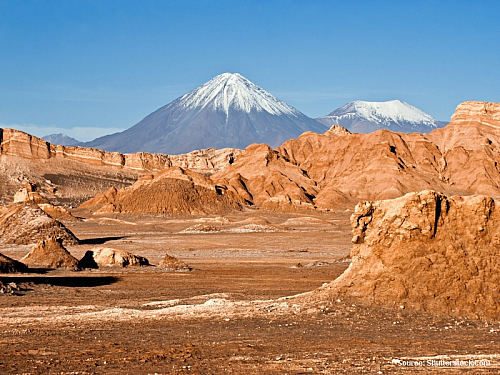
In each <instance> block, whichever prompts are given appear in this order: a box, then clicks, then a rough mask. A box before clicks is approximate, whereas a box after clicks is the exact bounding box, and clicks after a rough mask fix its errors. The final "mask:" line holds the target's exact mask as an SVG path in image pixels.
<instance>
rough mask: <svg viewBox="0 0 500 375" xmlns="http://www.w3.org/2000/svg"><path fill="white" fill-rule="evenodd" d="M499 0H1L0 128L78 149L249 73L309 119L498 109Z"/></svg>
mask: <svg viewBox="0 0 500 375" xmlns="http://www.w3.org/2000/svg"><path fill="white" fill-rule="evenodd" d="M499 14H500V1H497V0H494V1H493V0H492V1H481V0H476V1H461V0H455V1H446V0H441V1H432V0H422V1H411V0H408V1H375V0H372V1H321V0H304V1H286V0H281V1H273V0H266V1H260V0H253V1H237V0H232V1H217V0H212V1H190V0H184V1H148V0H142V1H125V0H121V1H111V0H108V1H102V0H99V1H90V0H88V1H78V0H68V1H66V0H65V1H57V0H52V1H30V0H26V1H17V0H16V1H10V0H0V54H1V57H0V127H14V128H17V129H21V130H25V131H28V132H30V133H32V134H35V135H38V136H43V135H46V134H50V133H57V132H64V133H66V134H68V135H70V136H73V137H76V138H78V139H80V140H90V139H93V138H95V137H97V136H101V135H103V134H107V133H112V132H115V131H119V130H124V129H126V128H129V127H131V126H133V125H134V124H136V123H137V122H139V121H140V120H141V119H142V118H144V117H145V116H146V115H148V114H149V113H151V112H153V111H154V110H156V109H158V108H159V107H161V106H163V105H165V104H167V103H169V102H171V101H172V100H174V99H176V98H177V97H179V96H181V95H183V94H184V93H186V92H188V91H189V90H191V89H193V88H195V87H197V86H199V85H201V84H203V83H205V82H206V81H208V80H210V79H211V78H213V77H214V76H215V75H217V74H220V73H224V72H232V73H235V72H237V73H240V74H242V75H243V76H245V77H246V78H248V79H249V80H251V81H252V82H254V83H255V84H257V85H258V86H261V87H262V88H264V89H265V90H267V91H269V92H271V93H272V94H274V95H275V96H277V97H279V98H280V99H282V100H284V101H285V102H287V103H289V104H291V105H293V106H294V107H296V108H297V109H298V110H300V111H302V112H303V113H305V114H306V115H308V116H310V117H319V116H323V115H326V114H328V113H330V112H331V111H333V110H335V109H336V108H338V107H340V106H342V105H344V104H345V103H347V102H349V101H353V100H367V101H385V100H392V99H400V100H404V101H407V102H408V103H410V104H412V105H415V106H416V107H418V108H420V109H422V110H423V111H425V112H427V113H429V114H430V115H432V116H434V117H436V118H437V119H439V120H449V118H450V116H451V115H452V114H453V112H454V110H455V107H456V106H457V105H458V104H459V103H461V102H463V101H467V100H481V101H493V102H499V101H500V22H498V15H499Z"/></svg>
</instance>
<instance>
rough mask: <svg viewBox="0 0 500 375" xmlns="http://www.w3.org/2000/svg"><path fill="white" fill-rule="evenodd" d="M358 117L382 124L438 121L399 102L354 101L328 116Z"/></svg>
mask: <svg viewBox="0 0 500 375" xmlns="http://www.w3.org/2000/svg"><path fill="white" fill-rule="evenodd" d="M350 114H352V115H358V116H360V117H362V118H364V119H366V120H368V121H378V122H382V123H390V122H394V123H397V124H399V123H402V122H409V123H420V124H428V125H431V126H432V125H434V124H436V123H437V122H438V121H437V120H436V119H435V118H434V117H432V116H431V115H429V114H427V113H425V112H424V111H422V110H420V109H418V108H417V107H414V106H412V105H411V104H408V103H406V102H403V101H401V100H390V101H387V102H365V101H361V100H356V101H354V102H350V103H347V104H346V105H345V106H343V107H341V108H339V109H337V110H336V111H334V112H332V113H331V114H330V115H329V116H339V115H350Z"/></svg>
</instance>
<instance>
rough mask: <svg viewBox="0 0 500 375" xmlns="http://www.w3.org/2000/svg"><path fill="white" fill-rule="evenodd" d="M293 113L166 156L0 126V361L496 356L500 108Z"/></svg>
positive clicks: (207, 363) (459, 367)
mask: <svg viewBox="0 0 500 375" xmlns="http://www.w3.org/2000/svg"><path fill="white" fill-rule="evenodd" d="M239 77H240V76H238V77H236V78H235V77H234V76H230V77H229V79H240V78H239ZM238 84H240V83H238ZM244 85H247V86H249V84H246V83H244ZM202 88H203V86H202ZM199 90H201V89H199ZM255 90H256V91H258V90H257V89H255ZM201 91H203V90H201ZM259 95H260V94H259ZM236 96H237V95H236ZM182 98H184V97H182ZM182 98H181V99H182ZM186 98H187V99H189V100H191V101H193V100H194V99H193V98H194V97H193V96H189V95H187V96H186ZM255 98H257V99H258V96H255ZM187 99H186V100H187ZM257 99H256V100H257ZM257 102H258V100H257V101H256V103H257ZM174 103H175V102H174ZM242 103H246V104H248V103H253V102H251V101H249V100H245V101H243V102H242ZM259 103H260V102H259ZM275 103H277V104H275V107H272V106H271V105H269V108H270V109H269V108H268V109H269V111H271V112H272V111H278V110H281V111H283V112H286V114H287V116H291V117H289V120H287V121H292V120H291V118H292V117H293V118H299V119H300V116H299V115H298V114H296V113H295V112H293V111H292V110H290V109H288V108H287V107H284V106H283V105H282V104H280V103H279V102H277V101H275ZM358 105H359V103H358ZM363 105H364V104H363ZM391 105H398V106H400V103H392V104H391ZM365 106H366V105H365ZM167 107H168V106H167ZM169 108H171V107H168V108H167V109H168V111H171V109H169ZM183 108H186V107H183ZM203 108H207V106H204V107H203ZM176 110H177V109H176ZM225 110H226V115H227V116H229V113H230V110H231V109H228V108H226V109H225ZM165 111H167V110H165ZM168 111H167V112H168ZM259 111H260V110H259ZM259 111H257V112H259ZM269 111H268V112H269ZM155 113H156V112H155ZM162 113H163V112H162ZM165 113H166V112H165ZM169 113H170V112H169ZM200 113H201V112H200ZM248 113H251V112H248ZM160 114H161V113H160ZM155 116H160V115H159V114H157V115H155ZM166 116H167V117H168V116H170V115H166ZM203 116H208V117H210V116H212V115H210V114H207V113H206V112H203ZM259 116H262V114H261V113H260V112H259ZM294 116H295V117H294ZM168 118H170V117H168ZM241 118H243V117H240V118H238V121H242V120H241ZM250 118H252V116H250V115H248V117H247V119H250ZM262 118H263V117H259V118H258V119H257V120H256V121H257V122H258V121H261V122H265V121H268V120H265V121H264V120H262ZM325 118H326V117H325ZM155 121H160V120H158V117H155ZM245 121H246V120H245ZM249 121H250V120H249ZM273 121H274V120H273ZM294 121H295V120H294ZM297 121H298V120H297ZM307 121H309V120H307ZM311 121H314V120H311ZM290 123H291V122H290ZM358 123H359V122H358ZM140 124H141V123H140ZM275 124H277V122H273V123H272V124H271V125H272V126H277V125H275ZM294 124H295V123H294ZM317 124H318V125H315V126H317V128H318V130H319V129H320V128H321V126H323V125H322V124H321V123H320V122H317ZM323 124H324V123H323ZM363 124H365V125H363V126H368V125H366V122H365V123H363ZM138 125H139V124H138ZM168 126H170V125H168ZM287 126H288V125H287ZM293 126H295V125H293ZM293 126H290V127H288V129H292V128H293ZM300 126H302V125H300ZM300 126H299V125H297V130H296V131H297V132H298V135H297V136H296V137H295V138H290V139H289V140H285V141H284V142H281V141H282V139H281V138H280V137H281V136H280V135H276V136H275V137H274V139H275V140H276V142H281V143H280V144H277V145H273V146H269V145H267V144H264V143H253V144H251V145H249V146H248V147H246V148H244V149H240V148H236V147H235V148H229V147H225V148H218V149H215V148H206V149H196V150H194V151H190V152H187V153H178V154H176V155H168V154H161V153H148V152H143V151H140V152H135V153H127V152H126V151H125V152H123V153H120V152H118V151H112V150H111V151H103V150H100V149H98V148H89V147H83V146H85V145H81V146H78V145H77V146H63V145H56V144H52V143H49V142H47V141H45V140H43V139H40V138H37V137H35V136H32V135H30V134H27V133H24V132H21V131H18V130H13V129H0V142H1V143H0V178H1V180H0V182H1V183H0V204H1V205H2V206H0V253H1V255H0V271H1V273H2V274H1V275H0V288H1V289H0V290H1V294H0V317H1V318H0V332H1V334H0V346H1V352H2V357H1V358H0V369H1V372H2V373H5V374H21V373H22V374H124V373H126V374H128V373H129V374H150V373H151V374H154V373H157V374H174V373H183V374H221V373H233V374H248V373H265V374H333V373H346V374H390V373H438V372H440V371H446V373H450V374H463V373H474V374H476V373H490V372H497V371H499V369H500V354H498V353H500V340H499V339H498V335H499V334H500V291H499V289H498V285H499V283H500V260H499V259H500V257H499V249H500V232H499V229H498V227H499V223H500V212H499V210H498V209H497V205H498V199H499V197H500V166H499V163H500V103H488V102H472V101H470V102H465V103H462V104H460V105H458V107H457V109H456V112H455V114H454V115H453V117H452V118H451V122H450V123H449V124H447V125H446V126H444V127H438V126H434V125H432V126H434V130H431V131H429V132H428V133H417V132H413V133H403V132H393V131H390V130H387V129H380V130H377V131H374V132H371V133H367V134H361V133H351V132H350V131H349V130H347V129H346V128H344V127H342V126H340V125H338V124H333V125H331V126H330V124H329V126H330V127H328V126H326V125H325V129H326V130H325V131H324V132H313V131H306V132H303V131H302V129H301V128H300ZM370 126H371V125H370ZM429 126H430V125H429ZM250 128H252V127H251V126H249V127H248V129H250ZM131 129H133V128H131ZM174 133H175V132H174ZM120 134H121V133H120ZM248 134H250V133H248ZM256 134H261V133H259V132H256ZM125 136H126V135H119V136H118V135H117V136H116V137H115V138H112V137H110V138H106V139H104V140H100V141H96V142H101V144H103V145H114V146H109V147H111V148H112V147H118V146H117V145H119V142H121V141H120V140H121V139H122V138H123V137H125ZM133 136H134V133H132V137H133ZM183 136H184V137H186V135H183ZM248 136H249V137H250V135H248ZM120 137H121V138H120ZM126 142H129V141H126ZM147 142H150V141H149V140H148V141H147ZM193 142H194V141H193ZM193 145H198V143H196V142H194V143H193ZM152 147H153V146H152ZM154 147H156V146H154ZM176 147H177V146H176ZM193 147H195V146H193ZM104 148H105V147H104Z"/></svg>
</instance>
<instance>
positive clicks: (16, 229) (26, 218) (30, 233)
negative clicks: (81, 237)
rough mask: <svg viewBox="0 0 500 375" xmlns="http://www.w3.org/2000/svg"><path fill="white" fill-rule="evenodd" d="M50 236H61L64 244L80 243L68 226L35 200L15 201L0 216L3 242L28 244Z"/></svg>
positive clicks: (0, 230)
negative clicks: (47, 212) (43, 208)
mask: <svg viewBox="0 0 500 375" xmlns="http://www.w3.org/2000/svg"><path fill="white" fill-rule="evenodd" d="M49 237H55V238H61V239H62V241H63V243H64V245H76V244H78V239H77V238H76V237H75V235H74V234H73V233H71V231H70V230H69V229H68V228H66V227H65V226H64V225H63V224H62V223H60V222H59V221H58V220H56V219H53V218H51V217H50V216H49V215H47V214H46V213H45V212H44V211H43V210H42V209H41V208H40V207H38V205H37V204H36V203H34V202H23V203H13V204H11V205H10V206H9V207H7V211H6V212H5V213H4V214H3V215H2V216H0V243H2V244H18V245H28V244H32V243H37V242H38V241H39V240H43V239H46V238H49Z"/></svg>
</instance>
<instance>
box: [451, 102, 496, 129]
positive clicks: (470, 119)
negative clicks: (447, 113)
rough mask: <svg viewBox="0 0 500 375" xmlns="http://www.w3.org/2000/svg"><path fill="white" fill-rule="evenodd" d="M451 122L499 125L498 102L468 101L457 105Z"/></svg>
mask: <svg viewBox="0 0 500 375" xmlns="http://www.w3.org/2000/svg"><path fill="white" fill-rule="evenodd" d="M451 122H452V123H454V124H459V123H461V124H484V125H491V126H494V127H500V103H491V102H475V101H468V102H464V103H461V104H459V105H458V107H457V109H456V110H455V113H454V114H453V116H451Z"/></svg>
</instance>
